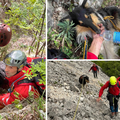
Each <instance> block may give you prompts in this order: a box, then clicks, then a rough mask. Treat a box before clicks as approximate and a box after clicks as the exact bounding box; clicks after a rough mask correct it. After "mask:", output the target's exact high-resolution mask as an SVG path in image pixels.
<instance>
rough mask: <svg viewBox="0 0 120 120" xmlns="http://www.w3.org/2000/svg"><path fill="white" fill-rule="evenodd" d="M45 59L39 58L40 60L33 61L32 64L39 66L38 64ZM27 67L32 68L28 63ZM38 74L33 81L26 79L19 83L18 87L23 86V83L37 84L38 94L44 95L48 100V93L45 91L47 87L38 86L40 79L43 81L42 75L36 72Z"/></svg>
mask: <svg viewBox="0 0 120 120" xmlns="http://www.w3.org/2000/svg"><path fill="white" fill-rule="evenodd" d="M42 60H44V61H45V59H42V58H38V59H33V60H32V62H34V63H35V64H37V62H40V61H42ZM26 66H27V67H29V68H31V64H29V63H27V64H26ZM36 73H37V76H36V77H33V78H32V79H31V80H29V79H28V78H25V79H23V80H20V81H18V83H17V84H18V85H20V84H22V83H28V84H31V83H35V87H36V88H37V90H38V92H39V93H40V95H42V96H43V97H44V98H46V91H45V90H44V87H45V85H44V84H43V85H40V86H39V85H38V84H37V82H39V79H41V76H40V73H39V72H36Z"/></svg>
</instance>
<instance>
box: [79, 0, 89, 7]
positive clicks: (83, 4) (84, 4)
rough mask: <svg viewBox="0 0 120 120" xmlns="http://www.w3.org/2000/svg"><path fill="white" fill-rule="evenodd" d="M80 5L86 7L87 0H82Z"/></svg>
mask: <svg viewBox="0 0 120 120" xmlns="http://www.w3.org/2000/svg"><path fill="white" fill-rule="evenodd" d="M81 6H82V7H83V8H87V7H88V4H87V0H84V1H83V3H82V5H81Z"/></svg>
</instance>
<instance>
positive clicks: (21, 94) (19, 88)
mask: <svg viewBox="0 0 120 120" xmlns="http://www.w3.org/2000/svg"><path fill="white" fill-rule="evenodd" d="M33 59H36V58H29V57H28V58H27V62H28V63H31V62H32V60H33ZM22 70H25V71H27V70H29V67H27V66H24V67H23V69H22ZM24 74H25V73H23V72H22V71H20V72H19V73H18V74H16V75H14V76H12V77H10V78H7V77H6V79H7V80H8V81H9V87H11V86H12V88H13V89H11V90H12V91H11V92H10V93H7V94H3V95H0V102H1V103H2V104H4V105H8V104H11V103H12V102H13V101H14V100H15V99H18V98H19V100H22V99H24V98H27V97H28V96H29V92H30V91H33V92H34V96H35V97H39V93H38V91H37V89H35V86H36V85H35V83H21V84H19V85H18V84H17V83H18V82H19V81H20V80H23V79H24V78H25V76H24ZM38 84H39V82H38ZM41 86H42V88H43V89H45V85H43V84H41ZM15 92H16V93H17V95H18V96H16V95H15V94H14V93H15Z"/></svg>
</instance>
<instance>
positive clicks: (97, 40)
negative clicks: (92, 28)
mask: <svg viewBox="0 0 120 120" xmlns="http://www.w3.org/2000/svg"><path fill="white" fill-rule="evenodd" d="M99 27H100V30H101V33H100V34H102V33H103V32H104V27H103V25H102V24H100V25H99ZM102 42H103V37H101V36H100V35H99V34H93V41H92V44H91V46H90V48H89V50H88V59H94V58H90V57H89V52H90V53H92V54H93V55H94V57H95V58H96V59H97V57H98V55H99V51H100V49H101V45H102Z"/></svg>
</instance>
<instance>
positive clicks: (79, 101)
mask: <svg viewBox="0 0 120 120" xmlns="http://www.w3.org/2000/svg"><path fill="white" fill-rule="evenodd" d="M82 83H83V81H82ZM82 90H83V84H82V89H81V93H80V96H79V100H78V103H77V107H76V110H75V113H74V117H73V120H75V116H76V112H77V109H78V105H79V102H80V98H81V95H82Z"/></svg>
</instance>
